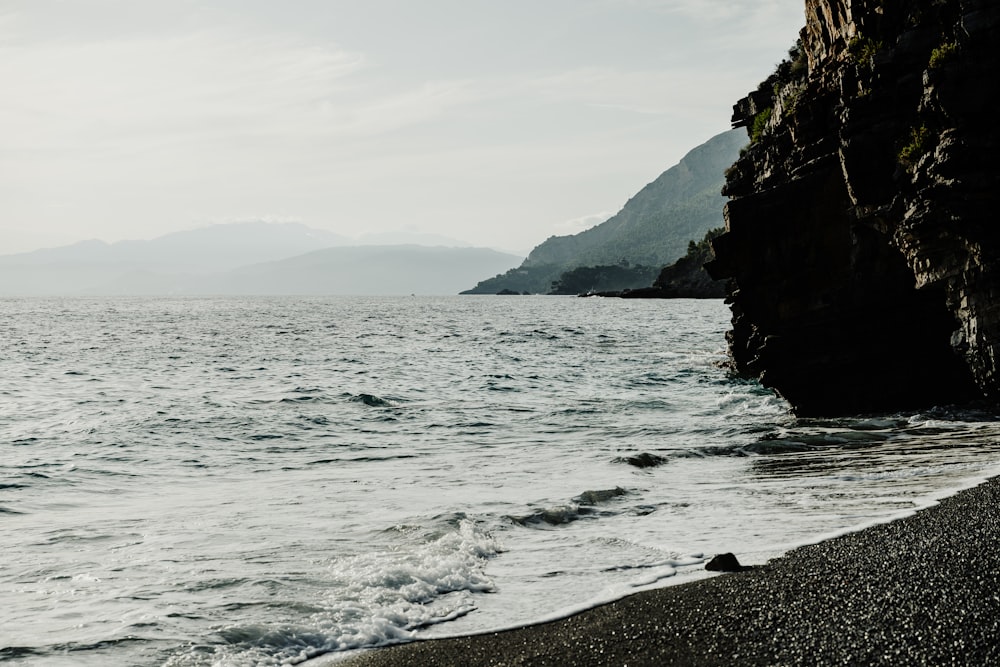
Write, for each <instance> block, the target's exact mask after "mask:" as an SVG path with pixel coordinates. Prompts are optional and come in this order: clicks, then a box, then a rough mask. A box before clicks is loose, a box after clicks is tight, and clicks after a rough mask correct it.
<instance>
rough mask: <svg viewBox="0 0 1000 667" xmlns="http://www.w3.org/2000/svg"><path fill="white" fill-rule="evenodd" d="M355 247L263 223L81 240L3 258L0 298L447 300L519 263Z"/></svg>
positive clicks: (493, 256) (479, 253)
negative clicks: (134, 238)
mask: <svg viewBox="0 0 1000 667" xmlns="http://www.w3.org/2000/svg"><path fill="white" fill-rule="evenodd" d="M353 243H356V241H354V240H352V239H348V238H346V237H343V236H339V235H337V234H333V233H330V232H326V231H323V230H316V229H311V228H309V227H306V226H305V225H301V224H297V223H266V222H248V223H235V224H228V225H213V226H211V227H204V228H201V229H193V230H188V231H183V232H175V233H172V234H167V235H165V236H161V237H159V238H156V239H152V240H149V241H121V242H118V243H110V244H109V243H105V242H103V241H83V242H80V243H75V244H73V245H69V246H63V247H60V248H48V249H44V250H37V251H34V252H30V253H21V254H17V255H6V256H0V295H8V296H14V295H17V296H32V295H39V296H40V295H75V294H90V295H98V294H108V295H128V294H135V295H166V294H177V295H182V294H411V293H413V294H454V293H457V292H458V291H459V290H460V289H462V288H463V287H464V286H466V285H468V284H469V283H470V282H472V281H475V279H476V278H477V277H478V276H480V275H482V272H483V271H484V270H486V271H505V270H507V269H509V268H511V267H512V266H515V265H516V264H518V262H519V261H520V259H521V258H519V257H517V256H515V255H507V254H504V253H500V252H496V251H493V250H488V249H484V248H444V247H435V248H426V247H421V246H416V245H396V246H348V245H346V244H353ZM331 246H335V247H331Z"/></svg>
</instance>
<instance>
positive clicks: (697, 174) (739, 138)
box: [463, 130, 747, 294]
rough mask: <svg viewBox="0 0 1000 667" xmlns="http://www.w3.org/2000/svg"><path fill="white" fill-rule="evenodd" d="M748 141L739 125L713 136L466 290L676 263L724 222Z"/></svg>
mask: <svg viewBox="0 0 1000 667" xmlns="http://www.w3.org/2000/svg"><path fill="white" fill-rule="evenodd" d="M746 143H747V140H746V135H745V134H744V133H743V132H740V131H738V130H730V131H728V132H724V133H722V134H720V135H717V136H715V137H713V138H712V139H710V140H708V141H707V142H705V143H704V144H702V145H701V146H698V147H697V148H695V149H693V150H692V151H690V152H689V153H688V154H687V155H685V156H684V158H683V159H681V161H680V162H679V163H678V164H677V165H676V166H674V167H671V168H670V169H668V170H667V171H665V172H664V173H663V174H661V175H660V176H659V177H658V178H657V179H656V180H655V181H653V182H652V183H650V184H648V185H647V186H646V187H644V188H643V189H642V190H640V191H639V192H638V193H637V194H636V195H635V196H633V197H632V198H631V199H629V201H628V202H627V203H626V204H625V206H624V207H623V208H622V210H621V211H619V212H618V213H617V214H616V215H614V216H612V217H611V218H609V219H608V220H606V221H605V222H603V223H601V224H599V225H597V226H596V227H592V228H591V229H588V230H586V231H583V232H580V233H579V234H574V235H571V236H552V237H550V238H549V239H547V240H546V241H545V242H543V243H542V244H540V245H539V246H537V247H536V248H535V249H534V250H532V251H531V253H530V254H529V255H528V257H527V259H525V260H524V263H523V264H522V265H521V266H520V267H518V268H516V269H511V270H510V271H507V272H506V273H504V274H500V275H497V276H495V277H493V278H489V279H486V280H483V281H481V282H480V283H479V284H478V285H476V286H475V287H474V288H472V289H470V290H468V291H466V292H463V293H464V294H496V293H497V292H500V291H501V290H504V289H507V290H513V291H517V292H532V293H547V292H548V291H549V290H550V288H551V286H552V283H553V282H558V283H559V284H560V285H563V284H569V283H567V282H566V281H575V280H577V278H578V277H579V276H568V277H567V276H564V274H565V273H566V272H568V271H572V270H573V269H577V268H580V267H592V268H594V269H595V270H594V271H592V272H591V273H590V274H588V275H590V276H591V277H597V276H600V275H605V276H607V277H608V278H609V279H610V276H612V274H617V273H618V272H616V271H611V270H605V271H603V272H601V271H597V270H596V269H597V268H598V267H603V268H604V269H608V267H620V266H622V265H623V263H626V264H627V265H630V266H632V267H636V266H641V267H656V268H657V269H658V268H659V267H662V266H665V265H668V264H670V263H672V262H674V261H675V260H677V259H678V258H680V257H681V256H683V255H684V253H685V252H686V251H687V248H688V243H689V242H690V241H691V240H692V239H700V238H702V237H703V236H704V235H705V233H706V232H707V231H708V230H710V229H714V228H717V227H719V226H720V225H721V224H722V208H723V206H724V204H725V201H726V200H725V198H724V197H723V196H722V195H721V194H720V191H721V189H722V185H723V183H724V181H725V176H724V172H725V170H726V168H727V167H729V166H730V165H731V164H732V163H733V162H734V161H735V160H736V158H737V156H738V155H739V152H740V148H742V147H743V146H744V145H746ZM655 272H656V271H655V269H654V270H653V274H652V276H651V277H653V276H655ZM633 273H634V272H633ZM637 279H639V277H638V276H637ZM641 280H642V282H638V283H634V284H632V285H624V286H618V285H619V283H618V282H617V278H616V279H615V281H613V284H610V283H606V282H598V283H596V284H593V285H588V286H587V287H586V289H584V290H582V291H588V290H591V289H594V290H612V289H622V288H623V287H642V286H647V285H649V280H646V279H645V274H644V275H643V277H642V278H641Z"/></svg>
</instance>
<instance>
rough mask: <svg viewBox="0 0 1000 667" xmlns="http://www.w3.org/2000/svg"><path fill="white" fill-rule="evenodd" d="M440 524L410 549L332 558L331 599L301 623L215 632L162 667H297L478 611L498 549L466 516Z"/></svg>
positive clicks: (490, 588) (409, 636) (314, 604)
mask: <svg viewBox="0 0 1000 667" xmlns="http://www.w3.org/2000/svg"><path fill="white" fill-rule="evenodd" d="M438 523H441V524H442V525H445V526H450V529H445V530H444V531H443V532H437V533H434V534H432V535H431V536H429V537H427V538H426V539H425V541H424V542H423V543H422V544H420V545H418V546H417V548H415V549H412V550H411V549H406V550H397V549H393V548H389V549H386V550H384V551H375V552H366V553H361V554H357V555H354V556H345V557H339V558H335V559H333V560H332V561H331V562H330V563H329V565H328V572H327V578H328V582H327V586H326V587H325V588H326V590H328V591H330V593H329V598H328V599H326V600H322V599H321V600H311V601H309V604H308V608H309V612H310V613H308V615H306V616H305V618H302V617H301V616H299V620H298V621H296V622H289V623H284V624H270V623H269V624H261V623H242V624H234V625H231V626H229V627H224V628H220V629H219V631H218V633H217V636H218V638H219V641H218V642H217V643H215V644H210V645H200V646H190V647H188V648H187V649H185V650H184V651H183V652H182V653H179V654H176V655H174V656H172V657H170V659H168V660H167V661H166V666H165V667H203V666H207V665H213V666H219V667H223V666H225V667H229V666H232V667H236V666H240V665H248V664H255V665H256V664H269V665H270V664H275V665H277V664H298V663H300V662H304V661H306V660H308V659H310V658H313V657H316V656H318V655H322V654H325V653H332V652H341V651H348V650H352V649H358V648H366V647H374V646H383V645H386V644H392V643H398V642H401V641H411V640H413V639H414V638H415V633H416V631H418V630H421V629H423V628H426V627H428V626H431V625H436V624H439V623H445V622H448V621H452V620H455V619H457V618H460V617H462V616H465V615H466V614H468V613H470V612H472V611H474V610H475V609H476V606H475V604H474V602H473V598H472V597H471V596H472V595H473V594H477V593H492V592H495V591H496V586H495V584H494V583H493V581H492V580H491V579H490V578H489V577H488V576H486V574H485V572H484V570H485V565H486V562H487V561H488V560H489V559H490V558H492V557H494V556H495V555H496V554H497V553H499V551H500V550H501V545H500V544H499V542H498V541H497V540H496V539H495V538H494V537H493V536H492V534H490V533H489V531H486V530H484V529H483V528H482V527H481V526H480V525H478V524H477V523H476V522H475V521H473V520H470V519H468V518H464V515H461V514H455V515H449V516H447V517H441V521H439V522H438ZM398 532H401V533H404V534H409V533H411V531H409V530H400V531H398ZM295 604H296V605H299V606H300V607H301V605H302V604H304V602H303V601H301V600H296V602H295Z"/></svg>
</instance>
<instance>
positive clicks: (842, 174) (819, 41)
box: [709, 0, 1000, 414]
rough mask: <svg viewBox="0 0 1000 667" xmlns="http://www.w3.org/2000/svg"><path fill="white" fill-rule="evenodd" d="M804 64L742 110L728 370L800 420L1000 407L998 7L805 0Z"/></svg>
mask: <svg viewBox="0 0 1000 667" xmlns="http://www.w3.org/2000/svg"><path fill="white" fill-rule="evenodd" d="M790 55H791V56H792V59H791V60H790V61H788V62H786V63H783V64H782V66H780V67H779V69H778V72H776V73H775V75H773V76H772V77H771V78H770V79H769V80H768V81H766V82H765V83H764V84H762V85H761V88H760V89H758V90H757V91H754V92H753V93H751V94H750V95H748V96H747V97H746V98H745V99H743V100H741V101H740V102H739V103H737V104H736V106H735V108H734V117H733V121H734V125H735V126H745V127H747V128H748V130H749V133H750V136H751V139H752V144H751V146H750V147H749V148H748V149H747V150H746V151H745V152H744V153H743V154H742V156H741V157H740V159H739V160H738V161H737V163H736V164H735V165H733V167H732V168H731V169H730V170H729V172H728V174H727V185H726V189H725V194H728V195H729V196H730V197H731V200H730V202H729V203H728V205H727V208H726V230H727V231H726V233H725V234H723V235H722V236H721V237H719V238H717V239H716V240H715V241H714V243H713V245H714V248H715V253H716V260H715V261H714V262H712V263H711V265H710V266H709V269H710V271H711V272H712V274H713V276H715V277H717V278H721V277H725V278H730V279H731V281H730V294H729V299H730V302H731V304H732V309H733V329H732V331H731V332H730V333H729V343H730V351H731V356H732V359H733V363H734V366H735V367H736V368H737V369H738V370H739V371H740V372H742V373H745V374H748V375H752V376H757V377H760V378H761V381H762V382H763V383H764V384H765V385H767V386H770V387H773V388H774V389H776V390H777V391H778V392H779V393H780V394H781V395H783V396H784V397H785V398H787V399H788V400H789V402H790V403H791V404H792V405H793V407H794V408H795V410H796V411H797V412H798V413H800V414H838V413H850V412H867V411H881V410H893V409H902V408H911V407H921V406H928V405H932V404H942V403H956V402H962V401H965V400H968V399H971V398H975V397H982V396H987V397H990V398H992V399H996V398H997V397H998V396H1000V376H998V369H997V354H998V352H1000V350H997V345H998V341H1000V304H998V302H997V299H996V298H995V297H996V295H997V294H1000V289H998V276H1000V273H998V260H1000V253H998V240H1000V220H998V212H1000V208H998V201H997V198H998V192H1000V169H998V166H997V164H998V163H997V155H998V152H997V149H998V147H1000V136H998V130H997V121H996V119H995V115H996V111H995V109H994V104H995V100H997V99H998V98H1000V95H998V90H997V88H998V85H1000V67H998V65H1000V62H998V61H1000V5H997V3H996V2H995V0H885V1H881V2H874V1H863V0H807V3H806V27H805V28H804V29H803V30H802V33H801V43H800V51H799V52H797V53H796V52H794V51H793V52H792V53H791V54H790Z"/></svg>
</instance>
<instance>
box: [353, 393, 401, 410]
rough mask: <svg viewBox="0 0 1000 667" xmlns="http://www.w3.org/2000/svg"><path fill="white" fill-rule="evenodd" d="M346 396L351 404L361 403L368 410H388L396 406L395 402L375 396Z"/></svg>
mask: <svg viewBox="0 0 1000 667" xmlns="http://www.w3.org/2000/svg"><path fill="white" fill-rule="evenodd" d="M346 396H347V397H348V399H347V400H349V401H351V402H352V403H362V404H364V405H367V406H368V407H370V408H390V407H393V406H395V405H396V403H395V402H393V401H390V400H389V399H387V398H382V397H381V396H376V395H375V394H346Z"/></svg>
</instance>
